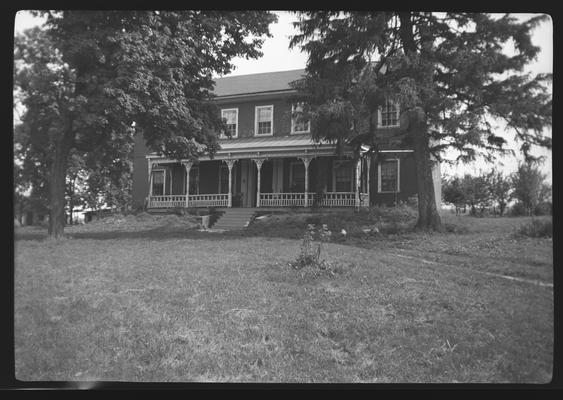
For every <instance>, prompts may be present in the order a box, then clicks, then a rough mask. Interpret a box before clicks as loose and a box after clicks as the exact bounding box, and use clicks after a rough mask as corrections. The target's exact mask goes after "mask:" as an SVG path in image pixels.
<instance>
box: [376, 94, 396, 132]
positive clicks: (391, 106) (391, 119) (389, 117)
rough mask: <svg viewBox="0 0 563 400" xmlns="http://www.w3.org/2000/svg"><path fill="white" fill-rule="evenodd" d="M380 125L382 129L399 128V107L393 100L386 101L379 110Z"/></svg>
mask: <svg viewBox="0 0 563 400" xmlns="http://www.w3.org/2000/svg"><path fill="white" fill-rule="evenodd" d="M379 125H380V126H381V127H392V126H399V105H398V104H397V103H395V102H394V101H392V100H387V101H385V104H384V105H383V107H381V108H380V110H379Z"/></svg>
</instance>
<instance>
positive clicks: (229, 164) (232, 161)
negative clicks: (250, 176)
mask: <svg viewBox="0 0 563 400" xmlns="http://www.w3.org/2000/svg"><path fill="white" fill-rule="evenodd" d="M223 161H224V162H225V163H226V164H227V168H229V203H228V205H227V207H232V206H233V182H232V178H231V176H232V171H233V165H235V162H236V161H237V160H223ZM258 174H260V171H258Z"/></svg>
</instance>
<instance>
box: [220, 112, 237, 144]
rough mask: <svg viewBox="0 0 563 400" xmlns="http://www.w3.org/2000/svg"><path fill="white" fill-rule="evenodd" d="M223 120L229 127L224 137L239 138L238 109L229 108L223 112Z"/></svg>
mask: <svg viewBox="0 0 563 400" xmlns="http://www.w3.org/2000/svg"><path fill="white" fill-rule="evenodd" d="M221 118H222V119H223V120H224V122H225V124H226V125H227V128H226V132H225V135H221V136H223V137H225V136H230V137H237V135H238V108H228V109H223V110H221Z"/></svg>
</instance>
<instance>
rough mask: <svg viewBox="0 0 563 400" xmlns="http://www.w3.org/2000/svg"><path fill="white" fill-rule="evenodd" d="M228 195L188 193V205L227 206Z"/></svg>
mask: <svg viewBox="0 0 563 400" xmlns="http://www.w3.org/2000/svg"><path fill="white" fill-rule="evenodd" d="M228 205H229V195H228V194H226V193H224V194H190V204H189V206H190V207H227V206H228Z"/></svg>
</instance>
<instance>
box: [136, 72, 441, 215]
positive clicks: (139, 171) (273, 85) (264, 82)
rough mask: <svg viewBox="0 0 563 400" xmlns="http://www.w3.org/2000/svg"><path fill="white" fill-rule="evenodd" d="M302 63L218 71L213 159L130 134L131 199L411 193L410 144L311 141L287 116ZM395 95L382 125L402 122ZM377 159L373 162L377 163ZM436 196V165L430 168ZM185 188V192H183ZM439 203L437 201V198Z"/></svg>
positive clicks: (259, 201)
mask: <svg viewBox="0 0 563 400" xmlns="http://www.w3.org/2000/svg"><path fill="white" fill-rule="evenodd" d="M303 74H304V70H302V69H301V70H291V71H282V72H269V73H260V74H251V75H241V76H232V77H225V78H219V79H217V80H216V86H215V91H214V93H215V94H216V96H217V97H216V98H215V99H214V101H215V103H216V104H217V106H218V108H219V111H218V112H220V113H221V116H222V118H224V119H225V120H226V121H227V129H228V130H229V132H230V134H231V137H227V136H221V137H220V138H219V143H220V146H221V149H220V150H219V151H218V152H217V153H216V154H215V156H214V157H213V159H210V158H209V157H207V156H206V157H201V158H200V159H199V161H198V162H197V163H192V162H188V161H187V160H181V161H178V160H171V159H167V158H165V157H162V156H159V155H157V154H155V153H149V152H148V151H147V148H146V146H145V143H144V140H143V139H142V138H141V137H137V138H136V141H135V156H134V157H135V158H134V174H133V180H134V181H133V207H136V208H139V207H146V208H147V209H149V210H150V209H162V208H164V209H166V208H175V207H249V208H253V207H311V206H313V205H316V206H320V207H366V206H368V205H370V204H396V203H397V201H405V200H407V199H408V198H409V197H411V196H413V195H415V194H416V179H415V165H414V159H413V154H412V150H411V149H408V148H393V147H391V146H386V145H385V144H383V143H382V144H381V146H380V148H381V150H380V154H379V156H378V157H377V159H374V158H371V157H367V156H366V155H365V154H363V155H362V156H361V157H360V159H359V160H357V161H354V160H353V159H352V152H351V150H349V149H348V150H346V149H345V151H344V155H343V156H340V157H337V156H336V146H335V145H333V144H328V143H315V142H313V141H312V139H311V132H310V124H309V123H303V122H302V121H296V120H295V119H293V118H292V110H293V109H295V107H299V105H296V104H291V103H290V100H289V99H290V96H291V95H292V94H294V93H295V91H294V89H292V88H291V86H290V82H292V81H295V80H297V79H299V78H300V77H301V76H302V75H303ZM398 125H399V110H398V109H397V107H395V106H394V104H393V103H391V102H389V103H388V104H386V106H385V107H384V109H382V110H380V112H379V127H380V128H379V129H380V130H381V132H380V133H381V134H382V135H383V136H385V135H387V136H392V135H393V134H394V133H396V132H397V130H398V129H399V126H398ZM375 160H377V163H375ZM434 178H435V181H434V183H435V187H436V193H437V196H436V199H437V202H439V201H440V186H439V185H440V173H439V169H436V171H435V173H434ZM186 192H189V196H186ZM438 205H439V204H438Z"/></svg>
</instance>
